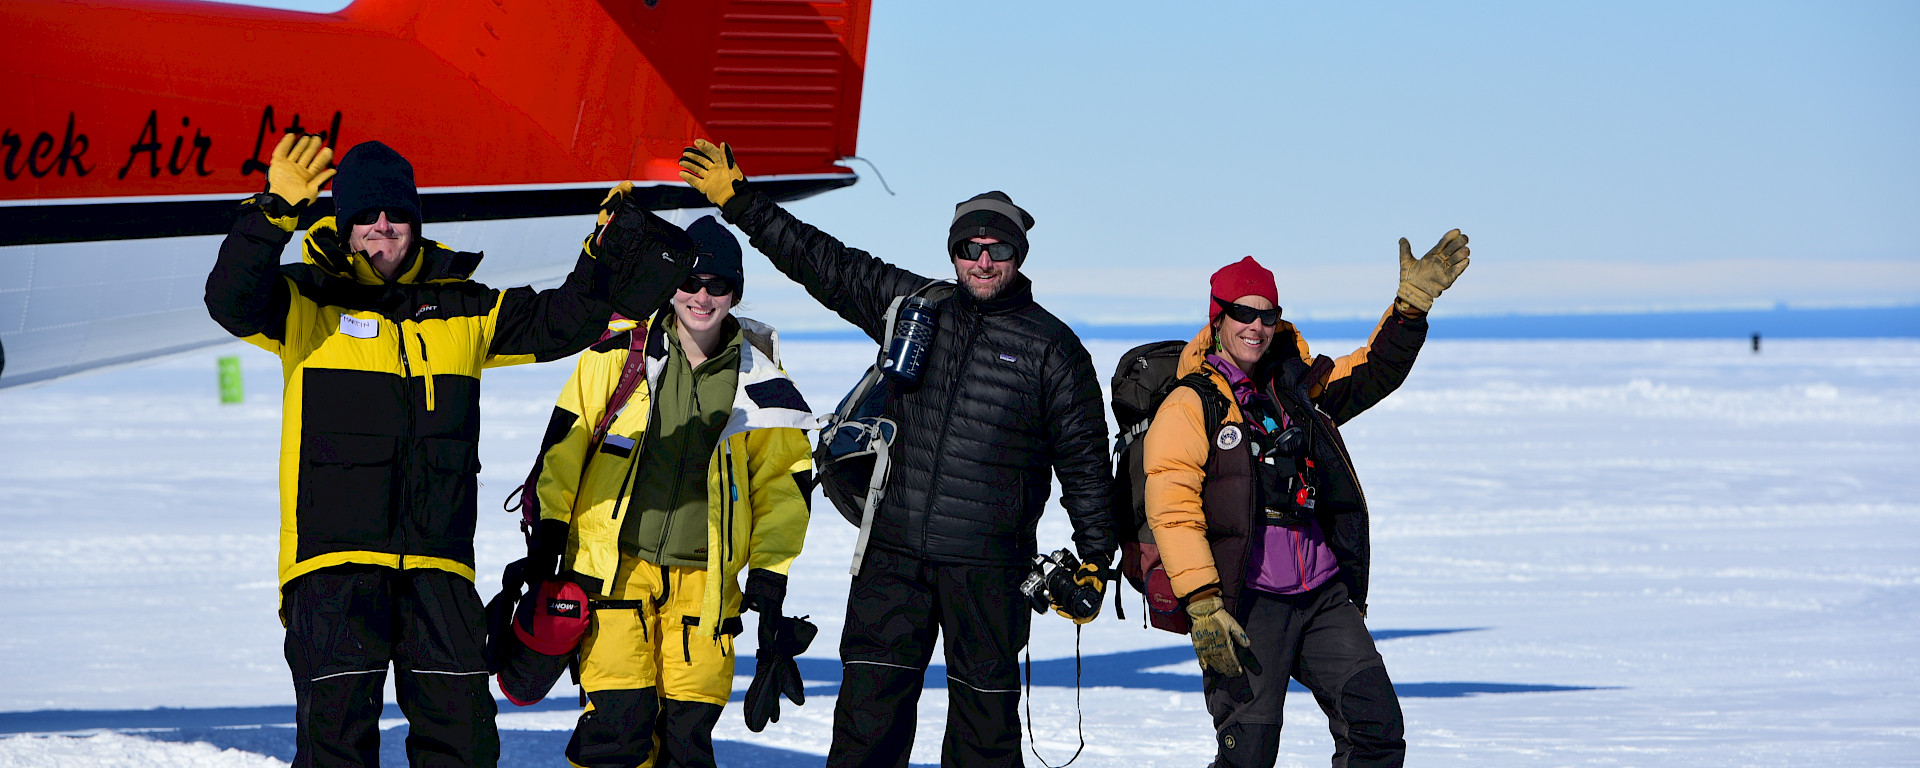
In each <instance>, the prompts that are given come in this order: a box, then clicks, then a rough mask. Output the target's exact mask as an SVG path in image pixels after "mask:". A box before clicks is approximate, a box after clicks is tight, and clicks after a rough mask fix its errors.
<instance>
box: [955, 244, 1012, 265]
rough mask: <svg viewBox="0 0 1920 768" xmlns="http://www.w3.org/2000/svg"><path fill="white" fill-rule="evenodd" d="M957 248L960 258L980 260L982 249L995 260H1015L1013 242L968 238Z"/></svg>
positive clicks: (988, 256)
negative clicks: (994, 241) (979, 240)
mask: <svg viewBox="0 0 1920 768" xmlns="http://www.w3.org/2000/svg"><path fill="white" fill-rule="evenodd" d="M957 250H958V251H959V252H960V258H963V259H966V260H967V261H978V260H979V259H980V252H981V251H986V253H987V258H989V259H993V260H994V261H1013V257H1014V247H1013V243H976V242H973V241H972V240H968V241H967V242H964V243H961V244H960V247H959V248H958V249H957Z"/></svg>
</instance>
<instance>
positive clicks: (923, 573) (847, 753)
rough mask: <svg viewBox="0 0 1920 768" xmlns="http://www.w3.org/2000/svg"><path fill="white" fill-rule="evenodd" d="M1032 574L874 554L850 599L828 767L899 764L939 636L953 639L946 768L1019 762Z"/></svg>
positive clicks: (908, 746) (893, 767)
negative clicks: (1024, 590) (1025, 582)
mask: <svg viewBox="0 0 1920 768" xmlns="http://www.w3.org/2000/svg"><path fill="white" fill-rule="evenodd" d="M1025 574H1026V571H1025V569H1022V568H1017V567H1006V566H978V565H949V564H942V563H930V562H925V561H922V560H919V559H916V558H912V557H907V556H904V555H898V554H894V553H891V552H883V551H880V550H877V549H869V550H867V555H866V560H865V561H864V562H863V563H862V564H861V566H860V575H859V576H856V577H854V579H853V588H852V589H850V590H848V593H847V623H846V628H845V629H844V630H843V631H842V634H841V636H840V661H841V663H842V666H843V675H844V682H843V684H842V685H841V687H840V700H839V703H837V704H835V705H834V710H833V747H832V748H831V749H830V750H829V751H828V754H827V765H828V766H829V768H856V767H857V768H879V767H881V766H888V767H890V768H899V767H900V766H905V765H906V764H907V757H908V755H909V753H911V752H912V751H913V735H914V726H915V725H916V724H917V723H918V720H919V718H918V717H917V713H916V710H917V709H918V704H919V702H920V689H921V685H922V683H923V682H924V681H925V678H926V669H927V663H928V662H929V661H930V660H931V659H932V658H933V644H934V640H935V639H936V638H937V637H939V635H940V633H941V632H945V633H946V636H947V641H946V651H947V705H948V710H947V735H946V741H945V742H944V743H943V744H942V745H941V748H940V764H941V765H945V766H968V767H969V768H973V767H974V766H1020V765H1023V763H1022V761H1021V758H1020V715H1019V711H1018V710H1019V704H1020V667H1019V662H1018V656H1019V654H1020V649H1021V648H1024V647H1026V645H1027V629H1028V628H1029V626H1030V624H1031V621H1032V617H1033V614H1032V612H1031V611H1032V609H1030V608H1028V607H1027V603H1026V599H1025V598H1023V597H1021V595H1020V580H1021V578H1023V577H1024V576H1025Z"/></svg>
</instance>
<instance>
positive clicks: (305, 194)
mask: <svg viewBox="0 0 1920 768" xmlns="http://www.w3.org/2000/svg"><path fill="white" fill-rule="evenodd" d="M332 164H333V148H332V147H329V146H326V145H325V142H324V141H322V140H321V138H320V137H319V136H314V135H311V134H302V135H299V136H295V135H293V134H291V133H289V134H287V135H285V136H282V137H280V144H279V145H278V146H276V147H274V148H273V162H272V163H271V164H269V165H268V166H267V192H268V193H270V194H274V195H279V196H280V199H282V200H285V201H287V205H289V206H291V207H294V208H299V207H300V206H303V205H305V204H307V203H311V202H313V201H314V198H317V197H319V196H320V187H322V186H324V185H325V184H326V183H327V182H328V181H329V180H331V179H332V178H333V173H334V171H333V169H332V168H328V167H327V166H329V165H332Z"/></svg>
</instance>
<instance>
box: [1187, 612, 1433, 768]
mask: <svg viewBox="0 0 1920 768" xmlns="http://www.w3.org/2000/svg"><path fill="white" fill-rule="evenodd" d="M1241 594H1242V597H1241V600H1243V601H1251V603H1252V604H1251V605H1242V606H1240V608H1242V610H1241V611H1240V612H1239V613H1240V614H1241V615H1242V616H1244V617H1245V618H1243V619H1242V620H1241V621H1242V626H1243V627H1244V628H1245V629H1246V630H1247V637H1248V639H1250V640H1252V642H1253V645H1252V651H1253V655H1254V658H1255V659H1256V660H1258V661H1259V663H1260V669H1261V672H1260V673H1259V674H1255V673H1254V672H1253V671H1252V670H1248V671H1247V672H1246V673H1245V674H1242V675H1238V676H1235V677H1227V676H1225V675H1221V674H1218V673H1216V672H1212V671H1208V672H1206V673H1205V681H1206V692H1207V711H1208V712H1211V713H1213V727H1214V733H1215V736H1216V738H1217V739H1218V749H1219V752H1218V753H1217V756H1216V757H1215V758H1214V763H1213V764H1214V766H1215V768H1229V766H1232V767H1233V768H1244V767H1255V768H1270V766H1272V765H1273V764H1274V761H1275V760H1276V759H1277V758H1278V757H1279V753H1280V720H1281V714H1282V705H1284V704H1285V703H1286V700H1287V680H1288V678H1292V679H1294V680H1299V681H1300V684H1301V685H1304V686H1306V687H1307V690H1309V691H1312V692H1313V698H1314V701H1315V702H1317V703H1319V705H1320V710H1321V711H1322V712H1325V713H1326V715H1327V729H1328V730H1330V731H1332V732H1333V747H1334V750H1333V766H1334V768H1363V767H1365V768H1374V767H1375V766H1399V765H1401V764H1402V763H1404V762H1405V760H1406V754H1407V741H1406V735H1405V723H1404V721H1403V720H1402V718H1401V716H1400V698H1399V696H1397V695H1396V694H1395V693H1394V692H1393V681H1391V680H1389V679H1387V667H1386V665H1385V663H1383V662H1382V661H1381V659H1380V652H1379V651H1377V650H1375V649H1374V647H1373V636H1372V635H1369V634H1367V624H1366V621H1365V620H1364V619H1362V618H1361V616H1360V609H1358V608H1355V607H1354V605H1353V601H1352V600H1350V599H1349V598H1348V594H1347V586H1346V584H1344V583H1341V582H1340V581H1339V580H1337V579H1336V580H1330V581H1328V582H1327V583H1325V584H1322V585H1320V586H1319V587H1316V588H1314V589H1313V590H1311V591H1308V592H1306V593H1304V594H1299V595H1276V594H1272V593H1269V592H1262V591H1260V590H1257V589H1252V588H1249V589H1247V590H1245V591H1244V592H1242V593H1241Z"/></svg>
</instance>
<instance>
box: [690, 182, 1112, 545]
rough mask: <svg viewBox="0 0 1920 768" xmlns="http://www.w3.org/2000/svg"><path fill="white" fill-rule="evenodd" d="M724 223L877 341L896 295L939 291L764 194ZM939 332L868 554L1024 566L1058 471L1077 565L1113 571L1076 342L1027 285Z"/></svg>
mask: <svg viewBox="0 0 1920 768" xmlns="http://www.w3.org/2000/svg"><path fill="white" fill-rule="evenodd" d="M723 213H724V214H725V215H726V218H727V221H729V222H732V223H733V225H734V226H737V227H739V228H740V230H741V231H743V232H746V233H747V236H748V237H750V238H751V239H752V243H753V246H754V247H755V248H758V249H759V250H760V252H761V253H764V254H766V255H767V258H768V259H770V260H772V261H773V265H774V266H775V267H778V268H779V269H780V271H781V272H784V273H786V275H787V277H790V278H792V279H793V280H794V281H796V282H798V283H800V284H801V285H803V286H806V289H807V292H808V293H810V294H812V295H813V297H814V298H815V299H817V300H819V302H820V303H821V304H823V305H825V306H826V307H827V308H828V309H832V310H834V311H835V312H838V313H839V314H840V316H841V317H843V318H846V320H847V322H850V323H853V324H854V325H855V326H858V327H859V328H860V330H862V331H864V332H865V333H866V334H867V335H868V336H870V337H872V338H873V339H874V340H875V341H880V340H881V339H882V337H883V336H884V335H885V333H886V329H883V328H882V327H881V326H882V324H883V323H884V322H885V318H886V313H887V306H888V305H889V304H891V303H892V302H893V299H894V297H896V296H902V295H905V294H909V293H912V292H914V291H915V290H917V289H919V288H920V287H921V286H924V285H926V284H927V283H928V282H929V280H930V278H927V277H924V276H921V275H917V274H914V273H912V272H909V271H907V270H904V269H901V268H899V267H895V266H893V265H891V264H888V263H886V262H883V261H881V260H880V259H877V258H874V257H873V256H871V255H869V254H867V253H866V252H864V251H861V250H858V249H854V248H848V247H846V246H845V245H843V244H842V243H841V242H840V241H838V240H835V239H834V238H833V237H831V236H829V235H827V234H826V233H823V232H821V231H820V230H818V229H815V228H813V227H811V226H809V225H807V224H806V223H804V222H802V221H800V220H799V219H796V218H794V217H793V215H792V214H789V213H787V212H786V211H784V210H782V209H781V208H780V207H779V206H776V205H774V204H773V202H772V201H771V200H768V199H767V198H766V196H764V195H762V194H760V193H757V192H753V191H746V192H743V193H741V194H738V195H735V196H734V198H733V199H732V200H729V201H728V202H727V206H726V208H725V210H724V211H723ZM939 323H940V328H939V331H938V332H937V333H936V334H935V336H934V342H933V350H932V352H931V353H930V354H929V355H928V360H927V366H926V369H925V371H924V372H923V373H922V374H921V379H920V386H919V388H917V389H915V390H913V391H910V392H907V393H905V394H904V395H902V396H897V397H895V398H894V399H893V401H892V404H891V405H890V406H889V409H890V412H889V414H888V415H889V416H891V417H892V418H893V419H894V421H895V422H897V423H898V424H899V425H900V432H901V435H900V437H899V439H898V441H897V442H896V443H895V444H894V448H893V456H892V459H893V470H892V472H893V474H892V477H891V479H890V480H889V481H888V483H887V496H886V500H885V501H884V502H883V503H882V505H881V507H880V509H879V511H878V513H877V517H876V519H875V520H874V524H873V534H872V538H871V540H870V546H877V547H880V548H882V549H886V550H890V551H894V552H899V553H902V554H907V555H913V556H916V557H922V558H925V559H928V560H933V561H939V562H957V563H977V564H1000V565H1013V564H1020V563H1024V562H1026V561H1027V559H1028V558H1030V557H1031V556H1032V555H1033V554H1034V552H1035V548H1036V547H1035V541H1034V526H1035V525H1037V524H1038V523H1039V521H1040V513H1041V512H1042V511H1043V510H1044V509H1045V507H1046V502H1047V497H1048V495H1049V494H1050V493H1051V492H1052V486H1051V484H1050V483H1049V482H1048V476H1047V471H1048V468H1049V467H1051V468H1053V470H1054V471H1055V472H1056V473H1058V475H1059V478H1060V488H1061V494H1062V498H1061V500H1060V503H1061V505H1062V506H1064V507H1066V509H1067V514H1068V516H1069V517H1071V518H1072V521H1073V528H1074V536H1073V539H1074V544H1075V548H1076V549H1077V550H1078V551H1079V554H1080V558H1081V559H1082V560H1085V561H1092V562H1100V563H1106V562H1109V561H1110V560H1111V557H1112V553H1113V550H1114V548H1115V547H1116V546H1118V545H1117V543H1116V540H1115V538H1114V528H1113V524H1112V522H1111V520H1110V519H1109V515H1108V511H1107V507H1108V505H1107V494H1108V492H1109V490H1108V484H1109V483H1110V482H1111V478H1112V469H1111V466H1110V464H1109V461H1108V458H1107V420H1106V416H1105V414H1104V412H1103V411H1102V410H1101V407H1102V406H1101V402H1100V384H1099V380H1098V379H1097V378H1095V375H1094V371H1093V360H1092V359H1091V358H1090V357H1089V356H1088V355H1087V350H1086V347H1084V346H1082V345H1081V343H1080V339H1079V337H1077V336H1075V335H1074V333H1073V331H1072V330H1071V329H1069V328H1068V327H1067V325H1066V323H1063V322H1061V321H1060V320H1059V319H1058V318H1055V317H1054V316H1053V315H1052V314H1051V313H1049V312H1047V311H1046V310H1045V309H1042V308H1041V307H1040V305H1038V304H1035V303H1034V302H1033V285H1032V283H1030V282H1029V281H1028V280H1027V278H1025V277H1024V276H1022V277H1017V278H1016V280H1015V283H1014V284H1013V285H1012V286H1010V287H1009V288H1008V289H1007V291H1006V293H1005V294H1004V295H1002V296H1000V297H997V298H995V299H993V300H991V301H986V302H982V301H976V300H975V299H974V298H973V297H972V295H970V294H968V293H967V292H966V291H964V290H961V291H955V292H954V295H953V297H952V298H951V299H948V300H947V301H946V302H945V303H944V305H943V306H942V307H941V309H940V313H939Z"/></svg>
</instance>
